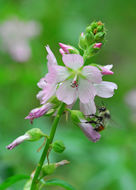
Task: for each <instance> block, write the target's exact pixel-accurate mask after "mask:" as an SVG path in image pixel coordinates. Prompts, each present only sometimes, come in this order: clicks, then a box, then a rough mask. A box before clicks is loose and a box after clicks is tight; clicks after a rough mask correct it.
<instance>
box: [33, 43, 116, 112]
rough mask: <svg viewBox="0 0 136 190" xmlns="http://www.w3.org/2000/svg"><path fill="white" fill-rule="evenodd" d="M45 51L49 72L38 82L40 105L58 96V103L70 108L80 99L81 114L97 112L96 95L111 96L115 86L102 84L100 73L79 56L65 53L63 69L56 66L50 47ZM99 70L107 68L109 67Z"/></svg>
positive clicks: (107, 83)
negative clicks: (46, 52) (60, 102)
mask: <svg viewBox="0 0 136 190" xmlns="http://www.w3.org/2000/svg"><path fill="white" fill-rule="evenodd" d="M46 49H47V51H48V55H47V59H48V70H49V73H47V74H46V76H45V77H43V78H42V79H41V80H40V82H39V83H38V86H39V87H40V88H41V89H42V90H41V91H40V92H39V93H38V95H37V98H38V99H39V100H40V102H41V104H45V103H46V102H47V101H48V100H49V99H50V98H51V97H52V96H57V98H58V100H60V101H62V102H64V103H66V104H67V105H73V104H74V103H75V101H76V100H77V98H79V99H80V109H81V111H82V112H83V113H84V114H93V113H95V112H96V106H95V103H94V98H95V96H96V95H97V96H100V97H103V98H109V97H112V96H113V94H114V89H117V85H116V84H115V83H112V82H105V81H102V73H103V72H101V71H100V70H99V69H98V68H97V67H95V66H91V65H88V66H84V61H83V57H82V56H80V55H78V54H64V55H63V57H62V59H63V62H64V65H65V67H64V66H59V65H58V64H57V61H56V58H55V56H54V54H53V53H52V51H51V50H50V48H49V46H47V47H46ZM101 68H102V69H103V68H104V69H108V68H111V66H107V67H106V66H105V67H101Z"/></svg>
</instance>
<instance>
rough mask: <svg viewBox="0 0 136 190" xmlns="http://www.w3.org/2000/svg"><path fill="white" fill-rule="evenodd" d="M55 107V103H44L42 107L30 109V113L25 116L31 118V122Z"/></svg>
mask: <svg viewBox="0 0 136 190" xmlns="http://www.w3.org/2000/svg"><path fill="white" fill-rule="evenodd" d="M52 107H53V104H51V103H46V104H44V105H42V106H41V107H38V108H35V109H33V110H31V111H30V113H29V115H28V116H26V117H25V119H30V121H31V123H32V122H33V120H34V119H35V118H39V117H41V116H43V115H44V114H46V113H47V112H48V111H49V110H50V109H51V108H52Z"/></svg>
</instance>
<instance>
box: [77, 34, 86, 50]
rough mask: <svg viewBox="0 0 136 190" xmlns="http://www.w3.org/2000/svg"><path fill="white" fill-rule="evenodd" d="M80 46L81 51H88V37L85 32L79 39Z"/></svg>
mask: <svg viewBox="0 0 136 190" xmlns="http://www.w3.org/2000/svg"><path fill="white" fill-rule="evenodd" d="M78 46H79V48H80V49H83V50H84V49H86V47H87V42H86V37H85V35H84V33H83V32H82V33H81V35H80V37H79V43H78Z"/></svg>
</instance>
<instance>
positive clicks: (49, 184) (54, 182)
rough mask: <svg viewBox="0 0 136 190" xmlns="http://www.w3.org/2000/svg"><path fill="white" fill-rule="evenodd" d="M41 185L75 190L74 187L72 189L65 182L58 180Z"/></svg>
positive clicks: (44, 182)
mask: <svg viewBox="0 0 136 190" xmlns="http://www.w3.org/2000/svg"><path fill="white" fill-rule="evenodd" d="M42 183H43V184H44V185H45V186H60V187H64V188H65V189H67V190H76V189H75V188H74V187H72V186H71V185H70V184H68V183H67V182H65V181H63V180H60V179H51V180H48V181H43V180H42Z"/></svg>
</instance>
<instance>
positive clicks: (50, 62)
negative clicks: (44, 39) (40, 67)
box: [45, 46, 57, 71]
mask: <svg viewBox="0 0 136 190" xmlns="http://www.w3.org/2000/svg"><path fill="white" fill-rule="evenodd" d="M45 48H46V50H47V52H48V55H47V59H48V63H47V64H48V70H49V71H50V70H51V67H52V66H54V65H57V60H56V58H55V56H54V54H53V52H52V51H51V49H50V47H49V46H46V47H45Z"/></svg>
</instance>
